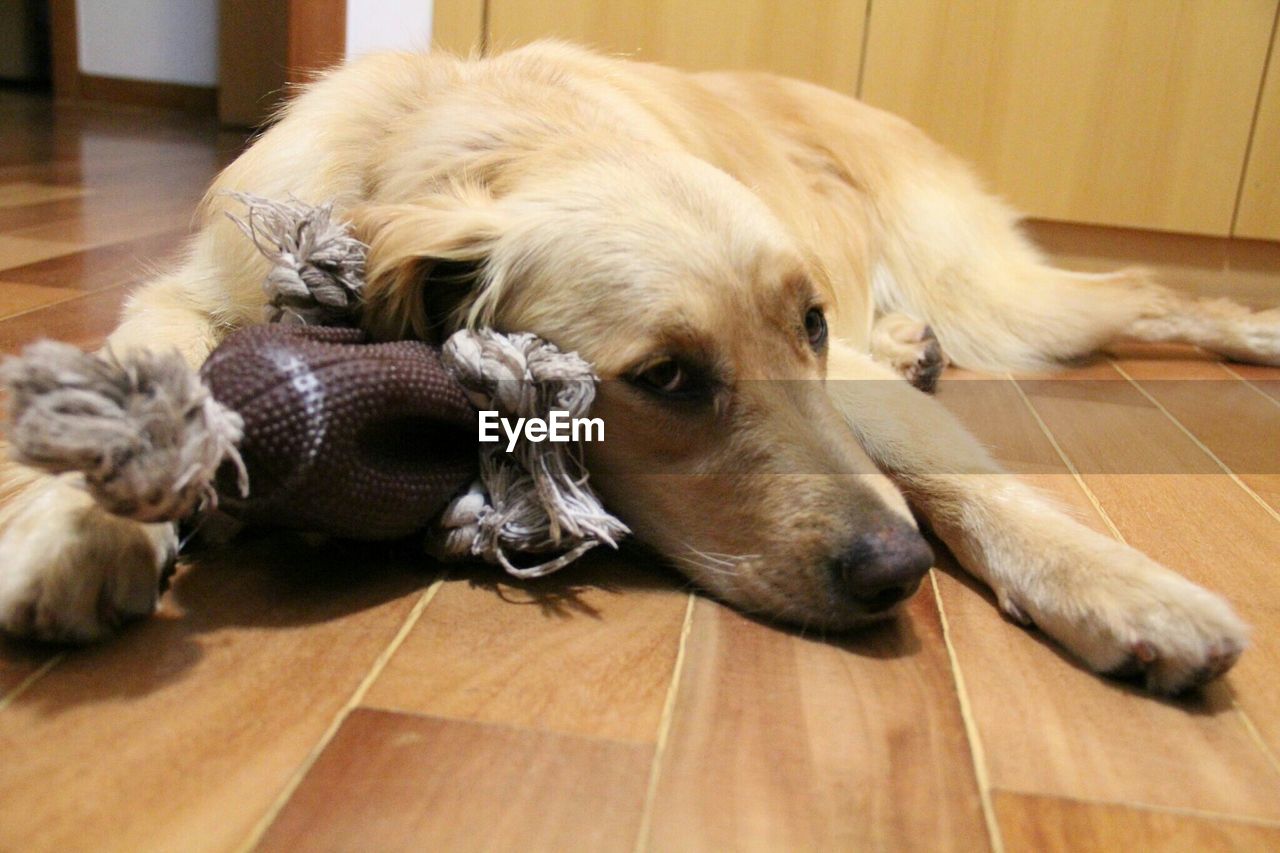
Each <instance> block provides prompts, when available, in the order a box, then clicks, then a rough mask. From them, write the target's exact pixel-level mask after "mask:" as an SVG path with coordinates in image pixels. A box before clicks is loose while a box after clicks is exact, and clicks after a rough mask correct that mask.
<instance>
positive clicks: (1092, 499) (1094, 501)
mask: <svg viewBox="0 0 1280 853" xmlns="http://www.w3.org/2000/svg"><path fill="white" fill-rule="evenodd" d="M1006 377H1007V378H1008V379H1009V381H1011V382H1012V383H1013V388H1014V390H1015V391H1017V392H1018V396H1019V397H1020V398H1022V403H1023V405H1025V406H1026V407H1027V411H1029V412H1030V413H1031V417H1033V418H1035V421H1036V423H1037V424H1039V426H1040V431H1041V432H1042V433H1044V437H1045V438H1047V439H1048V440H1049V444H1050V445H1052V446H1053V450H1054V452H1055V453H1057V454H1058V458H1059V459H1061V460H1062V464H1063V465H1065V466H1067V471H1069V472H1070V474H1071V477H1072V478H1073V479H1074V480H1075V481H1076V485H1077V486H1079V487H1080V491H1082V492H1083V493H1084V496H1085V498H1086V499H1087V500H1088V501H1089V503H1090V504H1091V505H1092V506H1093V509H1094V512H1096V513H1097V514H1098V517H1099V518H1101V519H1102V523H1103V524H1105V525H1106V526H1107V529H1108V530H1110V531H1111V535H1112V536H1114V537H1115V538H1116V539H1118V540H1120V541H1121V542H1124V544H1126V545H1128V544H1129V543H1128V541H1126V540H1125V538H1124V534H1123V533H1121V532H1120V528H1118V527H1116V525H1115V522H1114V521H1112V520H1111V516H1110V515H1108V514H1107V511H1106V510H1105V509H1103V507H1102V502H1101V501H1100V500H1098V496H1097V495H1095V494H1094V493H1093V489H1091V488H1089V486H1088V484H1087V483H1085V481H1084V477H1083V476H1081V474H1080V469H1078V468H1076V466H1075V463H1074V462H1072V461H1071V457H1069V456H1067V452H1066V451H1065V450H1063V449H1062V445H1061V444H1059V443H1058V439H1057V437H1056V436H1055V435H1054V434H1053V431H1052V430H1051V429H1049V425H1048V424H1047V423H1045V422H1044V418H1042V417H1040V412H1039V411H1037V410H1036V407H1035V406H1034V405H1033V404H1032V402H1031V400H1030V398H1029V397H1027V393H1026V392H1025V391H1023V390H1022V386H1021V385H1019V384H1018V380H1016V379H1014V378H1013V377H1012V376H1008V374H1006Z"/></svg>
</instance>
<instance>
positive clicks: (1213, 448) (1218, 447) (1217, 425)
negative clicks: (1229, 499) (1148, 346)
mask: <svg viewBox="0 0 1280 853" xmlns="http://www.w3.org/2000/svg"><path fill="white" fill-rule="evenodd" d="M1124 354H1125V357H1124V358H1121V359H1119V360H1118V361H1117V365H1118V366H1119V368H1120V369H1121V370H1122V371H1124V372H1125V373H1126V374H1128V375H1129V376H1131V377H1132V378H1133V379H1134V380H1135V381H1136V382H1137V383H1138V385H1139V386H1140V387H1141V389H1142V390H1143V391H1144V392H1146V393H1147V394H1150V395H1151V397H1152V398H1154V399H1155V401H1156V402H1157V403H1159V404H1160V405H1161V406H1163V407H1164V408H1165V409H1166V410H1167V411H1168V412H1169V414H1170V415H1171V416H1172V417H1173V418H1174V419H1176V420H1177V422H1178V423H1179V424H1181V425H1182V426H1183V427H1185V428H1186V429H1187V431H1188V432H1190V433H1191V434H1192V435H1193V436H1195V438H1196V440H1197V441H1199V442H1201V443H1203V444H1204V445H1205V447H1206V448H1208V450H1209V452H1210V453H1212V454H1213V455H1214V456H1216V457H1217V458H1218V459H1219V460H1221V462H1222V463H1223V464H1224V465H1226V466H1227V468H1228V469H1230V470H1231V472H1232V473H1234V474H1235V475H1236V476H1238V477H1239V478H1240V480H1241V481H1242V482H1243V483H1244V484H1245V485H1246V486H1248V487H1249V488H1250V489H1252V490H1253V491H1254V492H1256V493H1257V494H1258V495H1259V496H1260V497H1262V499H1263V500H1265V501H1266V502H1267V503H1268V504H1269V505H1270V506H1271V508H1272V509H1274V510H1277V511H1278V512H1280V453H1277V448H1278V447H1280V406H1276V405H1275V404H1274V403H1272V402H1271V401H1269V400H1268V399H1266V398H1265V397H1263V396H1262V395H1260V394H1258V393H1257V391H1255V390H1254V389H1253V388H1250V387H1249V386H1248V385H1246V384H1245V383H1243V382H1241V381H1240V380H1239V379H1237V378H1236V377H1235V376H1233V375H1232V374H1231V373H1229V372H1228V371H1226V370H1224V369H1223V367H1222V365H1221V364H1219V363H1216V362H1214V361H1200V362H1198V361H1190V360H1187V359H1179V360H1177V361H1172V360H1170V359H1167V358H1159V357H1148V358H1143V355H1144V353H1143V352H1142V351H1141V350H1136V349H1133V348H1131V349H1130V350H1129V351H1127V352H1125V353H1124ZM1151 355H1152V356H1157V355H1158V353H1151ZM1277 374H1280V371H1277ZM1227 413H1229V415H1228V414H1227Z"/></svg>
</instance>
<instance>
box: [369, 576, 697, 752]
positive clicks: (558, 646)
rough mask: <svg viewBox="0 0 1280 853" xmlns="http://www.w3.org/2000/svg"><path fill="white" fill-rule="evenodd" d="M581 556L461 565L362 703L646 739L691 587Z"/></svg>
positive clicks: (653, 727)
mask: <svg viewBox="0 0 1280 853" xmlns="http://www.w3.org/2000/svg"><path fill="white" fill-rule="evenodd" d="M584 562H585V564H579V565H575V566H573V567H572V568H569V569H566V570H564V571H561V572H558V573H557V574H555V575H554V576H552V577H548V578H540V579H538V580H537V581H534V582H531V583H520V582H517V581H513V580H510V579H505V578H503V577H501V576H500V575H499V573H498V570H497V569H494V568H492V567H488V566H485V567H481V568H477V569H474V570H471V571H465V570H464V571H463V572H462V574H461V576H460V577H459V578H457V579H451V580H449V581H448V582H446V583H445V584H444V586H443V587H441V589H440V590H439V592H437V593H436V596H435V598H434V600H433V601H432V603H431V608H430V610H428V611H427V613H426V614H424V616H423V618H422V619H421V620H419V622H418V624H417V625H416V626H415V627H414V629H413V631H412V632H411V633H410V634H409V636H408V637H407V638H406V639H405V642H404V644H403V645H402V646H401V647H400V649H399V650H398V651H397V652H396V654H395V656H394V657H393V658H392V659H391V661H390V662H389V663H388V664H387V667H386V669H384V670H383V672H382V674H381V675H380V676H379V678H378V680H377V681H376V682H375V683H374V684H373V687H372V688H371V689H370V691H369V694H368V695H367V696H366V698H365V700H364V704H366V705H369V706H372V707H378V708H388V709H392V710H399V711H414V712H418V713H423V714H433V715H436V716H442V717H455V718H459V719H465V720H475V721H481V722H491V723H506V724H509V725H514V726H522V727H526V728H533V729H539V730H548V731H559V732H567V733H571V734H580V735H589V736H594V737H605V738H611V739H614V740H625V741H634V742H642V743H653V742H654V741H655V740H656V738H657V734H658V720H659V718H660V717H661V714H662V707H663V703H664V702H665V700H666V695H667V688H668V686H669V685H670V683H671V674H672V668H673V666H674V664H675V659H676V652H677V650H678V647H679V640H680V630H681V626H682V624H683V622H684V617H685V610H686V604H687V600H688V593H687V592H683V591H682V590H680V589H679V586H680V585H679V583H678V582H677V581H676V580H675V579H674V578H673V576H671V575H667V574H657V573H655V572H653V570H651V569H647V568H646V567H645V566H644V563H643V562H641V558H639V557H634V556H633V557H620V556H616V555H612V554H610V555H600V556H598V557H593V558H588V559H587V560H586V561H584ZM623 673H625V677H620V676H622V674H623Z"/></svg>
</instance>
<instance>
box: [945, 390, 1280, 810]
mask: <svg viewBox="0 0 1280 853" xmlns="http://www.w3.org/2000/svg"><path fill="white" fill-rule="evenodd" d="M1069 375H1071V374H1068V376H1069ZM1086 375H1093V374H1088V373H1087V372H1086ZM1115 375H1116V374H1114V373H1113V376H1115ZM956 384H957V383H953V382H951V381H950V380H945V381H944V382H943V384H942V388H941V389H940V391H939V399H940V400H942V401H943V402H944V404H947V405H948V407H949V408H951V409H952V411H953V412H954V413H955V414H956V415H957V416H958V417H959V418H960V420H961V421H962V422H963V423H964V424H965V425H966V426H968V427H969V429H970V430H971V431H972V432H973V433H974V434H975V435H976V436H977V437H978V438H979V439H980V440H982V441H983V442H984V443H987V444H988V445H990V446H992V447H993V448H994V449H995V451H996V453H997V456H998V457H999V458H1001V459H1002V460H1005V461H1008V462H1009V464H1011V465H1012V466H1013V467H1017V468H1021V469H1023V470H1026V471H1030V472H1032V473H1029V474H1028V475H1026V479H1028V480H1030V481H1031V482H1032V483H1033V484H1034V485H1035V486H1037V487H1039V488H1040V489H1042V490H1044V491H1046V492H1048V493H1049V494H1051V495H1052V496H1053V497H1055V498H1056V499H1058V501H1059V502H1060V503H1063V504H1064V505H1065V506H1067V507H1068V508H1069V509H1070V510H1071V511H1072V512H1074V513H1075V514H1076V516H1077V517H1078V518H1080V519H1081V520H1082V521H1083V522H1085V523H1087V524H1089V525H1090V526H1092V527H1094V528H1095V529H1098V530H1100V531H1102V532H1106V530H1107V528H1106V527H1105V526H1104V524H1103V522H1102V520H1101V518H1100V517H1099V516H1098V515H1097V514H1096V513H1095V512H1094V510H1093V508H1092V505H1091V503H1090V502H1089V499H1088V496H1087V495H1086V494H1085V493H1084V492H1083V491H1082V490H1081V489H1080V488H1079V486H1078V485H1077V484H1076V481H1075V480H1074V478H1072V477H1071V476H1069V475H1068V474H1067V469H1066V467H1065V465H1064V464H1063V463H1062V462H1061V461H1060V459H1059V458H1058V455H1057V452H1056V451H1055V450H1054V448H1053V446H1052V444H1050V442H1049V440H1048V438H1047V437H1046V436H1045V435H1044V433H1043V431H1042V430H1041V429H1040V427H1039V425H1038V424H1037V423H1036V421H1035V418H1034V417H1033V415H1032V414H1031V412H1030V411H1029V410H1028V409H1027V408H1026V406H1025V405H1023V403H1022V402H1021V397H1020V396H1019V395H1018V390H1017V389H1016V388H1015V387H1014V386H1013V383H1011V382H1002V381H998V380H982V381H978V382H970V383H959V384H960V385H963V386H965V387H963V388H960V389H959V390H960V391H962V392H963V393H962V394H960V395H958V396H957V395H956V394H955V393H953V392H955V391H956V390H957V389H956V387H955V386H956ZM1071 384H1072V383H1071V381H1070V380H1069V379H1066V378H1063V379H1062V380H1061V381H1059V382H1056V383H1054V385H1049V384H1047V383H1033V385H1034V386H1035V389H1036V390H1037V391H1038V393H1039V395H1040V396H1039V397H1037V398H1036V399H1037V402H1038V403H1040V404H1041V405H1038V408H1040V407H1041V406H1042V405H1043V401H1045V400H1051V399H1052V398H1051V396H1050V395H1051V394H1054V393H1056V394H1058V395H1060V399H1061V401H1062V402H1061V404H1060V405H1061V408H1062V414H1061V415H1060V417H1059V418H1058V420H1064V419H1067V418H1068V417H1074V418H1075V421H1076V422H1077V423H1078V425H1079V431H1084V430H1087V429H1089V428H1090V427H1092V429H1093V431H1094V432H1095V433H1096V434H1097V435H1098V436H1101V438H1100V439H1099V441H1101V442H1102V443H1103V446H1106V447H1111V448H1112V449H1113V450H1114V451H1116V452H1125V451H1126V450H1130V449H1132V446H1133V444H1134V443H1135V442H1136V443H1138V444H1142V443H1145V442H1147V441H1150V440H1151V439H1150V437H1148V438H1145V439H1134V438H1130V437H1128V436H1122V435H1118V434H1117V432H1116V429H1115V427H1114V426H1113V425H1112V421H1109V420H1108V419H1106V418H1105V417H1104V416H1103V415H1102V414H1100V413H1099V412H1097V411H1091V405H1090V403H1089V398H1088V396H1087V395H1088V393H1089V392H1091V391H1093V385H1094V384H1097V383H1090V384H1087V385H1081V386H1080V387H1078V388H1071V387H1068V386H1070V385H1071ZM1121 385H1124V386H1125V387H1129V386H1128V384H1127V383H1122V382H1121V383H1111V386H1114V387H1115V388H1119V387H1120V386H1121ZM1105 390H1108V391H1109V390H1111V389H1110V388H1108V389H1105ZM1130 391H1132V388H1130ZM1093 393H1095V394H1096V393H1100V392H1096V391H1094V392H1093ZM1133 393H1134V394H1135V395H1136V392H1133ZM1148 409H1153V407H1150V406H1148ZM993 412H998V413H1000V416H999V417H992V413H993ZM1072 413H1074V415H1072ZM1104 425H1105V426H1104ZM1051 426H1052V424H1051ZM1064 431H1065V429H1064ZM1057 434H1058V431H1057V430H1056V429H1055V435H1057ZM1155 446H1156V447H1159V446H1162V445H1161V444H1160V443H1159V442H1157V443H1156V444H1155ZM1072 450H1078V448H1072ZM1069 453H1071V458H1072V459H1073V460H1074V461H1077V464H1080V465H1082V466H1085V469H1086V470H1087V469H1088V468H1089V467H1090V465H1092V467H1093V470H1097V467H1096V463H1090V460H1088V459H1086V458H1084V456H1083V454H1080V453H1072V452H1071V451H1070V450H1069ZM1055 470H1056V471H1057V472H1058V473H1056V474H1055V473H1036V472H1048V471H1055ZM1125 477H1128V478H1130V479H1132V478H1133V475H1124V476H1118V477H1117V479H1124V478H1125ZM1094 479H1096V478H1092V477H1090V476H1088V475H1086V480H1088V481H1090V482H1092V481H1093V480H1094ZM1156 479H1157V480H1158V481H1163V480H1167V479H1172V477H1171V476H1170V475H1163V476H1160V477H1157V478H1156ZM1219 479H1221V480H1224V481H1225V480H1226V478H1225V477H1221V478H1219ZM1149 480H1150V478H1148V482H1149ZM1227 482H1228V483H1229V481H1227ZM1147 488H1150V486H1149V485H1148V487H1147ZM1241 494H1242V495H1243V493H1241ZM1104 505H1105V506H1108V509H1110V508H1111V506H1110V505H1109V504H1105V503H1104ZM1185 512H1186V510H1185V508H1184V509H1183V515H1181V516H1179V518H1185ZM1153 529H1154V530H1159V531H1160V532H1161V535H1162V536H1166V537H1168V536H1173V537H1176V536H1177V535H1178V534H1177V531H1179V530H1184V529H1185V525H1184V524H1181V523H1179V522H1178V521H1174V520H1172V518H1170V519H1166V520H1165V522H1164V523H1163V525H1161V526H1159V527H1154V528H1153ZM1140 547H1141V546H1140ZM942 559H943V562H942V563H941V564H940V565H942V567H943V569H944V571H942V572H939V573H938V586H939V591H940V594H941V597H942V602H943V608H944V610H945V612H946V614H947V619H948V622H949V624H950V627H951V636H952V643H953V645H954V648H955V652H956V658H957V661H958V663H959V668H960V670H961V672H962V673H963V674H964V679H965V683H966V685H967V686H968V688H969V699H970V705H971V708H972V714H973V720H974V722H975V724H976V726H977V729H978V732H979V736H980V739H981V742H982V744H983V747H984V753H985V754H986V756H987V760H988V764H987V767H988V772H989V775H990V779H991V784H992V786H993V787H996V788H1001V789H1005V790H1011V791H1018V792H1023V793H1036V794H1045V795H1053V796H1060V797H1076V798H1090V799H1099V800H1112V801H1116V802H1123V803H1145V804H1150V805H1161V806H1165V807H1174V808H1197V809H1206V810H1212V811H1220V812H1223V813H1226V814H1236V815H1245V816H1265V817H1276V816H1277V815H1280V798H1278V797H1277V796H1276V790H1277V784H1280V776H1278V775H1277V772H1276V770H1275V768H1274V766H1273V765H1272V764H1271V762H1270V761H1269V760H1268V758H1267V756H1266V755H1265V754H1263V753H1262V752H1261V751H1260V750H1259V749H1258V746H1257V744H1256V742H1255V741H1254V740H1253V738H1252V737H1251V735H1250V733H1249V731H1248V729H1247V728H1246V727H1245V725H1244V724H1243V722H1242V720H1241V719H1240V718H1239V716H1238V715H1237V714H1236V713H1235V712H1234V711H1233V709H1232V706H1231V700H1230V692H1229V690H1228V688H1226V687H1225V686H1223V685H1221V684H1219V685H1217V686H1215V687H1213V688H1211V689H1210V690H1209V691H1208V692H1207V693H1206V694H1205V695H1204V696H1202V697H1200V698H1198V699H1193V700H1184V701H1182V702H1161V701H1157V700H1154V699H1152V698H1150V697H1148V696H1146V695H1144V694H1142V693H1141V692H1140V691H1138V690H1136V689H1133V688H1131V687H1129V686H1127V685H1124V684H1121V683H1119V682H1109V681H1106V680H1102V679H1099V678H1098V676H1096V675H1094V674H1092V673H1090V672H1087V671H1086V670H1084V669H1083V668H1082V667H1081V666H1080V665H1079V664H1077V663H1076V662H1075V661H1074V660H1072V659H1071V658H1069V657H1068V656H1067V655H1066V653H1065V652H1063V651H1061V650H1060V649H1059V648H1058V647H1057V645H1056V644H1054V643H1053V642H1052V641H1051V640H1048V639H1047V638H1044V637H1043V636H1042V635H1040V634H1039V633H1038V632H1036V631H1027V630H1025V629H1023V628H1021V627H1019V626H1016V625H1013V624H1012V623H1009V622H1007V621H1006V620H1004V619H1003V618H1001V616H1000V615H999V613H998V611H997V610H996V608H995V605H994V602H993V601H992V600H991V595H990V593H989V592H987V591H986V590H985V589H981V588H980V587H979V585H978V584H977V583H976V582H975V581H973V580H971V579H970V578H968V576H966V575H964V574H963V573H962V572H961V571H960V570H959V569H958V568H956V567H955V566H954V563H953V562H951V560H950V558H949V557H943V558H942ZM1250 678H1256V676H1251V677H1250ZM1249 680H1250V679H1246V678H1241V679H1239V680H1237V679H1236V677H1235V676H1232V677H1231V684H1232V685H1236V687H1235V689H1236V690H1239V689H1240V687H1239V684H1240V683H1241V682H1246V683H1247V682H1248V681H1249Z"/></svg>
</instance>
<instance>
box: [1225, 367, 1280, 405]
mask: <svg viewBox="0 0 1280 853" xmlns="http://www.w3.org/2000/svg"><path fill="white" fill-rule="evenodd" d="M1218 367H1220V368H1222V369H1223V370H1224V371H1226V372H1227V374H1228V375H1230V376H1234V377H1235V378H1236V379H1238V380H1240V381H1241V382H1243V383H1244V384H1245V385H1246V386H1248V387H1249V388H1251V389H1252V390H1253V391H1254V392H1255V393H1258V394H1261V395H1262V398H1263V399H1264V400H1266V401H1267V402H1268V403H1270V404H1271V405H1273V406H1276V407H1277V408H1280V400H1277V399H1276V398H1275V397H1272V396H1271V395H1270V394H1268V393H1267V392H1266V391H1263V390H1262V389H1261V388H1259V387H1258V386H1257V385H1256V384H1255V383H1254V381H1253V380H1252V379H1249V378H1248V377H1245V376H1241V375H1240V374H1239V373H1236V372H1235V371H1234V370H1232V369H1231V366H1230V365H1227V364H1223V363H1222V362H1218Z"/></svg>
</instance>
